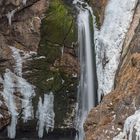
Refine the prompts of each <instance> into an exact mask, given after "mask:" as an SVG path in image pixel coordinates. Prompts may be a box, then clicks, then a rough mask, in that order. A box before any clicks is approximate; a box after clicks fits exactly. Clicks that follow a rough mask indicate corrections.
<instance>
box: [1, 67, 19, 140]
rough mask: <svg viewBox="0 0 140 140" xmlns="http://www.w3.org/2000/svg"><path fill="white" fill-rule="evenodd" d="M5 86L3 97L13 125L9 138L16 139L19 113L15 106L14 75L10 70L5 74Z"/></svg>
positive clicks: (10, 126) (9, 128)
mask: <svg viewBox="0 0 140 140" xmlns="http://www.w3.org/2000/svg"><path fill="white" fill-rule="evenodd" d="M3 86H4V89H3V92H2V95H3V97H4V100H5V103H6V105H7V107H8V110H9V111H10V113H11V123H10V125H9V126H8V137H9V138H15V135H16V125H17V115H18V113H17V111H16V110H17V107H16V105H15V99H14V95H13V93H14V91H15V90H14V87H15V84H14V74H13V73H12V72H11V71H10V70H9V69H6V73H5V74H4V79H3Z"/></svg>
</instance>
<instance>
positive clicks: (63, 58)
mask: <svg viewBox="0 0 140 140" xmlns="http://www.w3.org/2000/svg"><path fill="white" fill-rule="evenodd" d="M71 11H72V10H71V8H70V7H69V6H68V5H67V6H66V5H65V4H64V3H63V1H60V0H53V1H50V3H49V2H48V1H47V0H30V1H28V0H27V1H25V0H9V1H5V0H2V1H1V2H0V13H1V14H0V22H1V24H0V77H1V79H0V83H1V84H0V97H1V98H0V115H1V116H3V117H0V129H2V128H5V126H7V125H9V124H10V122H11V112H10V111H9V110H8V107H7V105H6V103H5V101H4V99H3V95H2V91H3V89H4V85H3V79H4V74H5V70H6V69H7V68H8V69H10V70H11V72H13V73H14V72H15V70H14V69H15V66H16V63H18V61H20V60H17V62H16V61H15V58H14V57H13V51H12V49H11V48H10V47H14V48H16V49H18V50H17V51H18V52H17V53H19V54H16V55H21V57H22V58H23V60H22V61H23V62H22V63H23V67H22V72H23V73H22V78H24V79H26V80H27V81H28V82H29V83H30V84H32V85H34V86H35V96H34V97H33V99H32V103H33V109H34V116H35V118H34V120H33V121H30V122H29V123H28V124H27V123H25V124H24V123H23V121H22V119H21V118H22V115H21V114H22V113H21V114H20V112H22V108H21V101H20V100H22V96H21V95H20V93H14V94H16V95H15V96H14V98H16V104H17V106H18V108H17V110H18V113H19V115H21V116H18V118H19V120H18V122H19V124H18V126H17V128H18V129H19V130H22V131H27V130H29V131H32V130H33V131H34V130H35V131H36V125H37V119H36V111H37V108H38V102H39V98H41V97H42V99H43V97H44V94H46V93H49V92H53V93H54V112H55V128H56V129H59V128H60V129H61V128H63V129H65V128H68V129H71V128H72V129H73V127H74V124H73V123H74V115H75V102H76V90H77V85H78V73H79V64H78V59H77V35H76V33H75V32H76V30H75V19H74V16H73V13H72V12H71ZM19 63H20V62H19ZM17 76H18V75H16V76H14V77H17ZM15 79H16V78H15Z"/></svg>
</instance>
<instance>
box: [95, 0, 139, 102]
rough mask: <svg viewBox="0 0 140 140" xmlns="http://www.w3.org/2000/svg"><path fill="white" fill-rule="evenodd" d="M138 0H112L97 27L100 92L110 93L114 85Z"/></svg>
mask: <svg viewBox="0 0 140 140" xmlns="http://www.w3.org/2000/svg"><path fill="white" fill-rule="evenodd" d="M137 2H138V0H110V1H109V2H108V5H107V7H106V10H105V19H104V23H103V25H102V27H101V30H100V31H98V32H97V29H95V32H96V33H95V36H94V37H95V38H94V39H95V45H96V55H97V56H96V60H97V64H96V65H97V77H98V94H99V101H100V100H101V95H105V94H108V93H109V92H110V91H111V90H112V88H113V86H114V78H115V74H116V70H117V68H118V64H119V61H120V55H121V51H122V45H123V42H124V38H125V35H126V33H127V31H128V28H129V26H130V23H131V21H132V18H133V14H134V9H135V6H136V4H137Z"/></svg>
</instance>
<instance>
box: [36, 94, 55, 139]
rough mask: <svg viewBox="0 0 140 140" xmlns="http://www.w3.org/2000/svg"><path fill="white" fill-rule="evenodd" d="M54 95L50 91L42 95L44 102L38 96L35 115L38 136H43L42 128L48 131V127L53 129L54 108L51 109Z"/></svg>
mask: <svg viewBox="0 0 140 140" xmlns="http://www.w3.org/2000/svg"><path fill="white" fill-rule="evenodd" d="M53 102H54V96H53V93H52V92H51V93H50V94H49V95H47V94H45V95H44V102H42V98H41V97H40V98H39V103H38V111H37V114H36V117H37V119H38V136H39V138H42V137H43V133H44V128H46V132H47V133H48V131H49V129H51V130H53V128H54V117H55V114H54V110H53V106H54V105H53Z"/></svg>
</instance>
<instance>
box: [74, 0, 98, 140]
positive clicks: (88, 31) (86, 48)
mask: <svg viewBox="0 0 140 140" xmlns="http://www.w3.org/2000/svg"><path fill="white" fill-rule="evenodd" d="M73 3H74V4H75V5H76V7H77V10H78V12H79V13H78V18H77V22H78V42H79V50H80V51H79V52H80V66H81V74H80V83H79V89H78V103H77V115H76V129H77V130H78V134H77V136H76V140H83V139H84V129H83V124H84V122H85V119H86V117H87V115H88V113H89V111H90V110H91V108H92V107H94V106H95V104H96V87H95V83H96V80H95V79H96V76H95V75H96V68H95V58H94V56H95V55H94V42H93V37H92V34H93V24H91V25H90V21H92V20H93V17H92V13H91V12H92V11H91V8H90V7H89V6H88V4H87V3H85V2H83V1H77V0H76V1H74V2H73ZM92 23H93V22H92Z"/></svg>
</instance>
